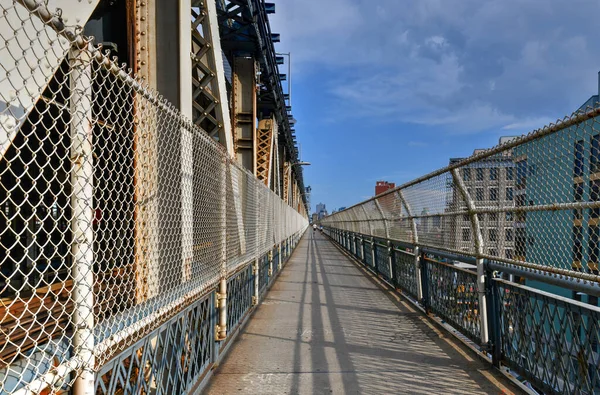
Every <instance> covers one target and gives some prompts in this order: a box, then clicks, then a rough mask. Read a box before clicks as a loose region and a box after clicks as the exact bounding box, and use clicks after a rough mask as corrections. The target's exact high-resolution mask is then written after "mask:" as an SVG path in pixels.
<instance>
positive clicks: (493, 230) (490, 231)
mask: <svg viewBox="0 0 600 395" xmlns="http://www.w3.org/2000/svg"><path fill="white" fill-rule="evenodd" d="M488 235H489V237H490V241H498V229H496V228H489V229H488Z"/></svg>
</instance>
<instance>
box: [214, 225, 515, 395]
mask: <svg viewBox="0 0 600 395" xmlns="http://www.w3.org/2000/svg"><path fill="white" fill-rule="evenodd" d="M511 392H512V393H519V389H518V388H517V387H516V386H514V385H513V384H512V383H511V382H510V381H509V380H507V379H506V378H505V377H504V376H503V375H502V374H501V373H500V372H498V371H496V370H495V369H493V368H492V367H491V366H490V365H489V364H487V363H485V362H483V361H481V360H479V359H478V358H477V356H476V355H475V354H474V353H472V352H471V351H470V350H469V349H468V348H467V347H465V346H464V345H462V344H461V343H460V342H458V341H457V340H456V339H454V338H453V337H452V336H451V335H450V334H448V333H445V332H444V331H443V330H439V329H437V327H436V326H435V325H433V324H432V323H431V322H430V320H429V319H428V318H426V317H425V316H424V315H423V314H422V313H421V312H420V311H417V310H415V309H414V308H413V307H412V306H411V305H410V304H408V303H407V302H405V301H404V300H402V299H401V298H400V297H397V296H395V295H393V294H392V293H391V292H386V291H385V290H383V289H382V288H381V287H380V286H379V285H377V283H376V281H375V280H374V279H373V278H372V277H370V276H368V275H366V274H365V273H364V270H362V269H360V268H359V266H358V265H357V264H356V263H355V262H352V261H351V260H350V259H349V258H347V257H346V256H345V255H344V254H343V253H342V252H341V251H340V250H339V249H338V248H337V247H336V246H335V245H334V244H333V243H332V242H330V241H329V240H328V239H327V238H326V236H324V235H323V234H321V233H320V232H313V231H312V230H311V229H309V230H308V231H307V233H306V234H305V235H304V237H303V238H302V240H301V241H300V244H299V245H298V247H297V249H296V251H295V252H294V254H293V256H292V257H291V260H290V261H289V262H288V264H287V265H286V266H285V268H284V269H283V271H282V273H281V274H280V276H279V278H278V279H277V280H276V282H275V283H274V285H273V287H272V288H271V290H270V291H269V292H268V293H267V295H266V297H265V299H264V300H263V302H262V304H261V305H260V306H259V307H258V309H257V310H256V311H255V313H254V315H253V316H252V317H251V318H250V320H249V322H248V324H247V325H246V327H245V328H243V330H242V332H241V333H240V334H239V336H238V338H237V339H236V340H235V343H233V344H232V348H231V350H230V351H229V353H228V354H227V357H226V359H225V360H224V361H223V362H222V363H221V365H220V366H219V367H218V368H217V369H216V371H215V375H214V377H213V378H212V380H211V382H210V385H209V387H208V388H207V389H206V393H208V394H501V393H511Z"/></svg>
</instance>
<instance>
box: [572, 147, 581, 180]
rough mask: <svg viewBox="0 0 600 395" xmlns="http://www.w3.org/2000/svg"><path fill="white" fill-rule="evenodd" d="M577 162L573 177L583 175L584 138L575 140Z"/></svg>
mask: <svg viewBox="0 0 600 395" xmlns="http://www.w3.org/2000/svg"><path fill="white" fill-rule="evenodd" d="M574 161H575V163H574V166H573V177H582V176H583V140H579V141H576V142H575V159H574Z"/></svg>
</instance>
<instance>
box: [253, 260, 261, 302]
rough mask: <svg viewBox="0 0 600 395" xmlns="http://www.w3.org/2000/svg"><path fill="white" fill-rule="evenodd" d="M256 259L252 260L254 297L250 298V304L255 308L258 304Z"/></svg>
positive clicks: (258, 272) (257, 268) (258, 265)
mask: <svg viewBox="0 0 600 395" xmlns="http://www.w3.org/2000/svg"><path fill="white" fill-rule="evenodd" d="M258 261H259V259H258V257H257V258H255V259H254V267H253V268H252V275H253V276H254V295H253V296H252V304H253V305H254V306H256V305H257V304H258V298H259V296H260V294H259V292H260V289H259V282H258V280H259V275H260V264H259V262H258Z"/></svg>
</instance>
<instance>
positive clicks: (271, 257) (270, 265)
mask: <svg viewBox="0 0 600 395" xmlns="http://www.w3.org/2000/svg"><path fill="white" fill-rule="evenodd" d="M271 276H273V250H270V251H269V278H271Z"/></svg>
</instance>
